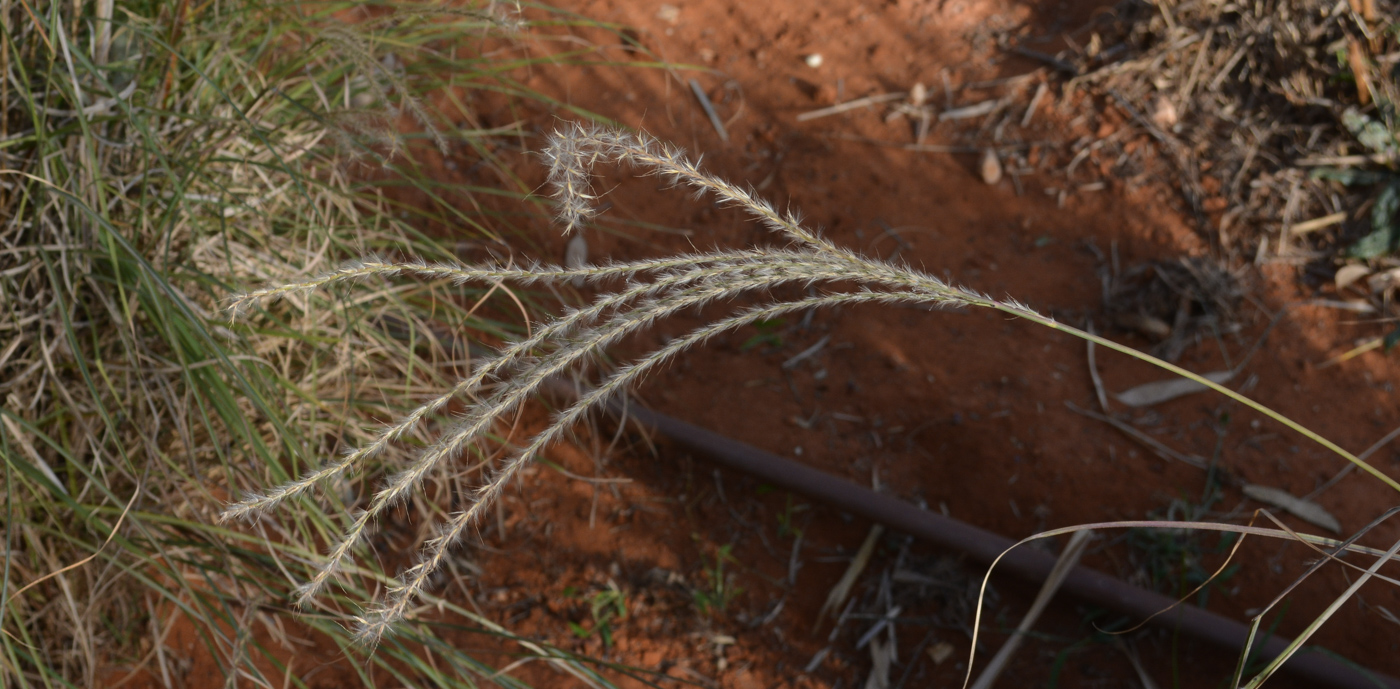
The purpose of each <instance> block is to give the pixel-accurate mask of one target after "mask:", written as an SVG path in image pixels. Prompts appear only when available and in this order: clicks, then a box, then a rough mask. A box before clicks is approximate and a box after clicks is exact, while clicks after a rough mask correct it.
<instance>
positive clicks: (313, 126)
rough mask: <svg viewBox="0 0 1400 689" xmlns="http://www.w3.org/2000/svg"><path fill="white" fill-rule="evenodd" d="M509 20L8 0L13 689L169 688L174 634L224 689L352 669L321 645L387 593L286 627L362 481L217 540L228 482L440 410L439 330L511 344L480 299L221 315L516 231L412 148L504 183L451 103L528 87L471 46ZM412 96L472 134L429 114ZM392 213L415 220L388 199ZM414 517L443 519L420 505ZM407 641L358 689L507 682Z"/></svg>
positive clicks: (382, 454) (2, 70) (0, 330)
mask: <svg viewBox="0 0 1400 689" xmlns="http://www.w3.org/2000/svg"><path fill="white" fill-rule="evenodd" d="M516 9H517V8H516V7H515V6H514V5H507V4H496V3H485V4H482V5H480V6H479V7H476V8H474V9H473V8H461V9H456V8H444V7H442V6H439V5H427V4H425V5H418V4H413V3H407V4H406V3H394V4H384V5H375V4H369V5H364V4H361V5H356V6H353V7H351V6H344V5H339V4H328V3H327V4H323V3H296V4H291V5H277V4H266V3H261V2H259V1H258V0H232V1H229V2H219V3H213V4H211V5H203V6H200V7H198V8H195V7H192V6H191V5H190V4H189V3H187V2H183V1H180V0H175V1H167V0H153V1H152V2H147V3H138V4H134V5H121V6H116V5H114V3H111V2H105V1H104V0H99V1H98V2H94V3H59V2H51V1H48V0H39V1H38V2H32V1H29V0H20V1H15V0H0V113H2V114H0V462H2V463H3V472H2V473H0V481H3V483H0V489H3V492H4V496H5V503H4V505H3V507H0V531H3V539H4V543H3V549H0V554H3V565H0V684H4V685H6V686H17V687H29V686H55V685H70V684H83V685H86V686H96V685H99V684H102V683H104V682H107V681H111V680H112V679H113V677H114V676H115V677H117V678H120V677H123V676H126V677H131V676H143V675H144V676H150V677H160V678H164V681H170V679H171V677H173V675H172V673H174V672H176V671H177V670H176V668H175V667H174V665H173V663H174V659H173V658H172V655H173V654H174V653H175V652H174V651H173V650H171V649H165V648H163V647H162V643H163V642H164V639H166V638H167V637H166V634H167V633H168V632H169V630H170V628H171V625H173V624H180V625H185V624H189V625H192V626H193V628H194V630H195V633H196V634H197V636H198V638H200V639H201V640H202V643H203V644H204V645H205V651H207V653H208V654H209V655H210V656H211V657H213V658H214V659H215V660H216V661H217V662H218V664H219V667H220V668H221V669H222V670H223V672H224V673H225V674H226V676H227V677H228V678H229V681H230V682H234V681H237V679H239V678H243V679H245V680H252V681H255V682H257V683H259V684H263V685H272V684H281V683H282V682H283V679H284V678H283V677H281V676H279V675H280V674H281V672H282V670H283V669H280V668H279V663H280V662H281V661H282V660H284V659H286V658H287V657H289V656H290V655H292V654H294V653H295V652H296V647H295V646H293V645H291V642H290V641H288V635H292V634H294V635H305V636H309V637H310V638H312V639H313V640H315V641H316V643H318V644H321V645H324V646H327V647H330V648H343V649H346V652H347V653H349V654H350V655H351V656H352V658H353V657H354V656H355V653H356V651H355V650H354V647H353V644H352V643H350V640H349V637H348V634H347V631H346V630H345V629H344V628H343V627H342V626H341V624H340V623H339V621H338V620H340V619H343V618H345V617H347V616H349V615H351V614H353V613H354V612H355V611H356V610H355V601H356V600H360V599H365V598H368V597H370V596H372V595H373V592H374V591H375V590H376V589H377V588H379V587H381V586H383V585H384V584H386V583H388V582H390V581H392V577H390V576H389V575H388V574H386V573H385V572H384V571H383V570H382V569H381V565H380V564H378V563H376V562H374V561H372V560H368V559H365V560H362V561H361V562H360V563H359V564H357V565H356V566H354V567H352V568H347V569H348V571H350V572H351V573H353V577H351V578H348V579H345V580H343V583H344V584H345V587H346V589H345V590H346V592H347V594H348V597H347V598H323V599H321V600H319V601H317V606H316V607H317V611H316V612H317V614H312V615H299V616H295V617H294V616H293V615H292V611H291V610H290V609H289V608H288V606H287V601H288V600H289V599H290V597H291V595H292V588H293V586H294V584H293V582H294V581H295V580H299V579H302V578H304V577H305V576H307V575H308V574H309V573H311V572H314V571H315V563H316V562H317V561H318V560H319V556H318V555H317V551H318V550H319V549H320V548H321V547H322V545H323V544H324V543H326V542H327V541H328V540H331V539H332V538H333V537H334V534H336V533H337V532H338V531H340V529H341V528H342V527H341V522H342V520H343V519H345V518H347V515H348V512H349V511H350V509H351V507H352V506H353V505H354V504H355V502H356V501H357V500H358V495H359V487H358V486H359V479H353V478H347V477H342V478H340V479H339V480H338V481H337V483H335V484H334V485H333V486H332V487H331V488H332V489H331V490H330V491H329V493H330V495H329V499H328V500H327V501H326V502H325V503H324V506H322V505H320V504H317V503H314V502H311V501H300V502H296V503H291V502H284V503H283V507H284V508H285V509H284V510H283V511H282V512H281V513H279V515H277V516H276V517H273V518H269V519H265V520H263V521H261V522H260V523H258V524H257V525H255V526H253V527H251V528H247V529H242V528H238V529H230V528H227V527H223V526H219V525H218V524H216V523H215V519H214V517H215V516H216V515H217V513H218V511H219V509H220V507H221V505H222V504H223V503H225V502H226V501H227V498H228V496H229V495H230V494H231V493H234V492H237V491H238V490H240V487H241V486H245V485H265V484H268V483H274V484H275V483H280V482H283V481H286V480H288V477H289V476H294V475H301V474H303V473H305V472H308V471H312V472H314V471H315V467H317V466H319V458H320V457H323V456H327V455H334V454H335V453H337V452H338V451H340V449H341V447H342V446H344V445H346V444H349V445H366V444H367V443H371V442H372V441H373V440H374V439H375V436H374V435H373V434H367V433H366V431H365V430H364V429H365V428H366V426H367V425H370V424H372V423H373V422H375V421H376V420H379V419H384V418H392V417H394V416H396V415H399V414H402V413H403V412H404V411H405V408H404V406H403V405H405V404H408V405H409V407H408V408H412V407H414V406H417V405H418V403H419V402H421V401H422V400H427V399H431V398H434V397H436V396H437V394H436V392H435V391H436V390H440V389H441V388H442V387H444V386H446V385H448V384H449V381H448V379H447V378H446V377H445V376H444V373H443V372H444V371H446V370H450V368H451V367H453V366H461V365H466V363H467V362H464V361H462V360H460V357H461V356H462V352H464V351H466V349H465V347H461V346H459V345H460V344H461V343H459V342H454V341H452V340H449V339H445V338H442V337H439V336H438V335H437V334H436V333H439V332H440V331H441V328H440V327H438V326H439V324H441V323H444V322H445V323H448V324H450V325H451V326H453V327H454V328H458V329H459V331H460V332H462V333H463V334H464V336H465V335H467V334H470V335H472V336H479V337H486V338H499V337H502V336H504V335H505V334H506V332H505V329H504V328H503V327H502V326H500V325H498V324H496V323H493V322H492V321H490V320H487V319H485V318H482V317H481V316H480V315H474V313H473V311H472V309H473V306H474V304H475V303H476V302H478V301H479V300H481V299H483V298H485V296H486V295H487V294H488V293H489V292H490V290H489V289H488V288H477V287H463V288H458V287H454V286H453V285H452V284H451V283H450V282H446V281H440V280H439V281H426V282H422V283H418V284H412V285H402V286H394V287H382V288H377V289H375V290H374V291H372V292H369V293H361V294H354V295H346V296H337V295H332V294H329V293H326V292H309V293H303V294H293V295H288V297H287V299H288V301H289V303H292V304H294V305H295V307H296V308H295V309H293V310H289V311H286V312H280V313H267V312H261V313H260V318H259V320H258V322H257V323H256V325H255V326H253V327H246V326H243V325H235V326H233V327H228V326H225V325H224V322H223V319H222V317H221V316H220V315H219V313H220V309H221V307H222V305H223V299H224V297H225V295H227V294H228V293H229V292H230V291H238V290H242V289H246V286H247V285H255V284H261V283H265V282H267V281H269V280H272V279H274V278H275V279H286V278H288V277H289V276H291V277H294V276H299V275H314V274H317V273H320V272H322V271H324V270H326V269H327V268H329V267H330V266H334V265H336V263H338V262H339V261H341V260H343V259H344V258H345V257H347V256H360V255H364V254H366V253H369V252H375V251H407V252H411V253H413V254H415V255H418V256H423V257H426V258H429V259H434V260H439V259H447V258H449V257H450V256H452V252H451V251H450V250H449V249H447V248H444V247H442V246H441V245H439V244H438V243H437V242H436V241H434V240H433V239H432V238H430V237H428V236H425V235H424V234H423V233H422V232H421V231H420V229H419V228H420V227H421V226H423V225H430V224H433V223H437V224H443V225H445V224H451V225H454V226H458V227H462V228H463V229H462V232H464V233H473V234H474V235H475V236H479V237H482V238H488V239H494V238H499V237H500V236H501V235H503V234H506V233H509V232H511V228H510V226H509V225H507V224H505V223H503V222H501V220H500V219H499V217H494V216H492V215H490V214H489V213H486V212H481V213H470V214H468V213H465V212H463V211H461V210H459V207H468V206H469V204H467V203H463V201H464V200H467V199H469V198H470V197H471V195H473V194H476V193H477V192H479V191H490V192H491V193H493V194H497V195H504V196H507V197H511V196H513V197H514V198H517V199H523V198H524V197H525V195H526V194H527V192H528V189H525V188H523V187H522V186H520V185H519V184H518V183H516V184H514V186H508V188H506V189H504V190H500V189H491V190H479V189H475V188H471V187H458V188H447V187H446V186H445V185H443V184H442V183H440V182H438V181H436V180H434V179H432V178H431V177H430V176H429V175H428V174H427V173H426V172H425V169H424V167H423V164H422V160H421V159H420V158H421V157H422V155H423V153H424V152H425V151H427V150H428V147H426V146H424V145H422V144H421V143H419V142H420V140H422V141H426V142H428V143H429V144H430V145H431V146H432V147H434V148H442V147H450V148H451V149H452V150H453V151H454V154H455V155H457V156H461V157H473V158H478V159H480V160H482V161H483V162H484V163H485V165H486V167H487V169H491V168H490V166H491V165H492V164H493V161H494V160H495V159H494V156H493V154H492V152H491V150H490V146H489V145H488V144H490V143H491V141H492V140H491V137H492V136H493V134H492V132H491V131H489V130H487V129H485V128H480V127H476V126H475V125H473V124H471V123H472V122H476V121H477V119H476V117H475V114H474V112H473V108H472V106H471V103H470V99H471V98H473V97H475V96H474V95H473V94H479V93H484V92H496V93H506V94H508V96H509V97H512V98H515V97H525V98H528V97H530V93H529V92H528V91H527V90H525V89H522V88H520V85H519V84H518V83H516V82H514V81H513V80H512V79H511V77H510V72H509V71H508V70H503V69H500V68H499V67H498V65H497V64H496V63H495V62H493V60H499V59H500V58H491V57H484V56H482V55H481V54H479V53H476V52H473V51H472V50H471V46H473V45H476V44H478V43H481V42H484V41H489V42H492V43H491V45H492V46H493V47H496V48H499V47H500V46H501V45H509V42H511V41H515V40H518V39H519V38H520V34H519V33H517V32H529V31H531V30H532V29H531V26H532V25H531V24H530V23H529V22H525V21H524V20H522V19H521V18H520V17H519V16H518V15H517V14H516ZM447 48H450V49H447ZM532 61H533V58H528V57H527V58H524V59H522V60H519V61H517V62H515V63H513V64H517V65H530V64H532ZM430 96H435V97H441V98H442V99H443V100H445V101H446V102H448V103H455V104H456V105H458V106H460V107H459V110H460V112H459V113H457V114H456V115H454V120H456V121H459V122H466V123H467V124H461V125H454V124H452V123H451V122H448V121H446V120H445V119H444V118H443V117H441V116H439V115H436V114H434V113H433V111H432V110H430V109H429V108H428V107H427V106H426V105H425V103H427V102H428V99H429V97H430ZM405 121H409V122H413V123H414V124H413V125H411V126H409V127H407V128H403V127H402V123H403V122H405ZM517 133H518V132H517ZM499 172H500V174H499V177H500V179H501V180H502V181H503V183H505V184H506V185H511V180H512V178H511V177H510V175H509V174H508V173H507V172H506V171H505V170H503V169H502V170H500V171H499ZM403 190H409V191H412V192H413V193H415V194H417V195H418V196H419V197H420V198H423V199H427V200H428V203H426V204H415V205H414V206H412V207H409V206H406V205H404V204H402V203H400V202H399V201H397V200H396V199H399V198H402V195H403ZM521 296H524V297H526V298H527V299H528V295H521ZM443 416H444V415H443V414H442V413H441V410H440V409H438V408H432V409H429V410H426V411H421V413H420V416H419V417H418V418H417V421H419V422H421V423H422V425H421V426H416V427H415V428H413V429H411V430H410V431H407V432H405V433H402V434H399V435H396V436H395V438H396V439H397V440H399V441H401V442H402V443H407V444H412V443H418V444H427V443H429V442H431V429H432V426H433V425H434V424H438V423H441V422H443V420H444V419H443ZM375 454H376V460H377V461H379V462H384V463H388V464H396V463H400V462H402V461H404V459H405V458H406V457H408V456H409V454H410V453H409V452H408V451H407V450H406V449H405V448H404V447H403V446H402V445H399V444H392V445H388V446H385V447H382V448H379V450H377V451H376V453H375ZM423 478H424V479H425V480H430V481H440V480H444V478H443V477H442V476H438V475H435V476H424V477H423ZM446 493H447V491H443V492H442V494H444V495H445V494H446ZM412 509H413V510H414V511H415V512H416V513H418V514H419V515H422V516H426V517H432V516H433V515H441V514H442V513H443V512H444V511H445V507H444V505H443V504H442V503H440V502H439V501H436V500H430V499H427V498H425V497H423V496H415V497H414V499H413V501H412ZM308 567H311V569H309V570H308V569H307V568H308ZM443 606H444V607H443V608H442V609H443V610H447V611H450V612H451V613H452V614H455V615H459V616H461V617H463V618H466V619H472V620H474V621H475V624H477V625H478V626H480V627H483V628H485V629H489V630H493V631H492V633H499V634H502V635H503V636H505V637H506V638H507V639H509V638H512V637H510V636H509V634H507V633H505V632H504V631H503V630H500V629H499V627H496V626H494V625H492V624H491V623H490V622H489V621H486V620H482V619H480V618H477V617H476V616H475V615H473V614H472V613H470V612H469V611H466V610H462V609H460V608H458V607H456V606H453V605H451V604H448V603H446V602H444V603H443ZM404 632H405V641H406V642H408V643H404V644H395V645H393V646H392V647H387V648H386V649H385V651H384V652H382V653H379V654H376V655H375V656H373V657H372V658H368V659H364V658H362V659H364V660H366V662H364V663H361V664H359V665H360V666H359V667H354V665H355V663H354V662H353V660H352V661H351V662H350V663H348V664H347V668H348V669H347V670H346V671H347V672H356V673H357V674H358V675H359V677H360V679H361V680H362V681H363V682H364V683H366V684H370V683H373V677H374V674H375V673H376V672H380V673H382V672H388V673H391V674H396V675H397V676H401V677H402V676H403V675H402V674H401V673H402V671H403V670H404V668H411V669H412V673H414V674H416V676H418V677H421V678H424V679H423V680H421V681H424V682H427V683H430V684H432V685H434V686H465V685H472V684H473V683H474V682H475V681H476V679H477V678H479V677H484V676H492V675H493V673H494V670H492V669H491V668H488V667H485V666H484V665H482V664H481V663H480V662H478V661H476V660H475V659H473V658H471V657H470V656H469V655H467V654H466V653H464V652H463V651H461V650H459V649H456V648H454V647H452V645H451V644H448V643H447V642H445V641H444V640H443V639H442V637H441V636H440V634H439V628H438V627H437V626H435V624H434V623H432V622H430V621H422V622H419V623H417V624H415V625H412V626H410V627H408V628H405V629H404ZM142 639H145V640H147V641H150V642H154V644H148V645H146V646H142V645H140V644H139V642H140V641H141V640H142ZM519 641H520V643H522V644H524V649H525V650H524V652H525V653H527V654H529V655H532V656H540V657H545V658H547V659H549V661H550V662H553V663H556V664H559V665H560V666H561V667H562V668H563V669H565V670H566V671H568V672H571V673H573V674H575V675H576V676H580V677H582V678H584V679H585V681H587V682H589V683H591V684H593V685H595V686H597V685H606V684H607V682H606V680H603V679H601V678H600V677H599V676H598V675H597V673H595V672H593V671H592V670H590V669H587V668H586V667H585V666H583V665H581V664H580V663H578V662H575V661H573V660H572V659H570V658H567V657H565V656H563V655H560V654H558V653H557V652H555V651H553V650H551V649H548V648H544V647H541V646H539V645H536V644H532V643H529V642H527V641H524V640H519ZM424 649H428V650H427V651H425V650H424ZM425 652H430V653H432V654H435V657H436V658H437V659H438V660H437V664H436V665H434V664H432V663H425V661H424V660H423V654H424V653H425ZM444 661H445V662H444ZM269 673H275V674H269ZM403 681H406V682H409V683H410V684H412V682H413V681H419V680H403Z"/></svg>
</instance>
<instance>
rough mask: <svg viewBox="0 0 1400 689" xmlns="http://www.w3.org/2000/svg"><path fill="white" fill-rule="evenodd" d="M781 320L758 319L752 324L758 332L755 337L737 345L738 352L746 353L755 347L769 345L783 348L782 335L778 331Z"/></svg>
mask: <svg viewBox="0 0 1400 689" xmlns="http://www.w3.org/2000/svg"><path fill="white" fill-rule="evenodd" d="M783 322H784V321H783V319H781V318H772V319H760V320H756V321H754V322H753V327H754V329H755V330H757V331H758V334H757V335H754V336H753V337H750V338H749V339H747V340H744V344H741V345H739V351H741V352H747V351H749V350H750V349H754V348H755V347H760V346H763V345H770V346H773V347H781V346H783V335H782V333H780V332H778V329H779V328H781V327H783Z"/></svg>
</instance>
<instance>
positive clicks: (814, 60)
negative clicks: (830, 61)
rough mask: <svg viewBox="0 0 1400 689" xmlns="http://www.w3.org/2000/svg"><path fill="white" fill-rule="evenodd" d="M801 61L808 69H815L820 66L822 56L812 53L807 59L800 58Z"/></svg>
mask: <svg viewBox="0 0 1400 689" xmlns="http://www.w3.org/2000/svg"><path fill="white" fill-rule="evenodd" d="M802 61H803V62H806V63H807V66H808V67H811V68H812V69H816V68H818V67H821V66H822V54H821V53H812V54H811V55H808V56H807V57H804V58H802Z"/></svg>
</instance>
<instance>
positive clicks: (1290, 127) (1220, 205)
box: [1003, 0, 1400, 262]
mask: <svg viewBox="0 0 1400 689" xmlns="http://www.w3.org/2000/svg"><path fill="white" fill-rule="evenodd" d="M1362 5H1364V6H1362ZM1358 6H1359V7H1358ZM1367 8H1370V9H1369V10H1368V9H1367ZM1394 16H1395V12H1394V8H1393V7H1389V6H1387V5H1386V4H1376V3H1360V2H1355V3H1347V2H1334V1H1332V0H1260V1H1259V2H1252V3H1233V2H1213V1H1211V0H1186V1H1184V2H1180V3H1175V4H1161V3H1158V4H1152V3H1147V2H1142V1H1141V0H1124V1H1123V2H1120V3H1119V4H1118V5H1117V6H1116V7H1115V8H1114V10H1113V12H1111V13H1102V14H1100V15H1098V16H1096V18H1095V20H1094V21H1093V22H1092V23H1091V24H1090V25H1089V26H1086V27H1084V28H1083V29H1081V30H1080V31H1079V32H1077V33H1075V35H1074V39H1073V40H1072V41H1070V48H1069V49H1066V50H1063V51H1061V52H1059V53H1057V54H1054V55H1051V54H1048V53H1045V52H1041V51H1037V50H1033V49H1032V48H1033V47H1034V46H1035V45H1036V44H1037V43H1036V40H1037V39H1033V38H1026V39H1024V40H1018V41H1016V42H1014V43H1013V42H1012V41H1009V40H1008V41H1006V42H1004V46H1003V47H1004V49H1005V50H1006V51H1007V52H1010V53H1015V54H1019V55H1022V56H1025V57H1030V58H1032V59H1036V60H1039V61H1041V62H1044V63H1046V64H1048V65H1050V66H1051V67H1053V68H1054V70H1055V72H1056V73H1057V74H1059V75H1060V78H1061V79H1063V81H1062V82H1061V83H1062V86H1063V88H1064V89H1065V91H1066V95H1067V96H1068V95H1070V94H1072V93H1074V92H1079V91H1083V92H1087V93H1090V94H1094V95H1096V96H1098V97H1100V98H1102V101H1103V103H1104V104H1105V105H1106V106H1107V107H1109V108H1111V109H1118V110H1121V111H1122V114H1124V115H1126V116H1127V117H1128V118H1129V119H1130V120H1132V122H1133V123H1134V124H1135V125H1136V127H1137V128H1138V129H1139V130H1140V133H1145V134H1146V135H1148V136H1150V137H1151V138H1152V139H1154V140H1155V141H1156V142H1157V143H1158V144H1159V146H1160V148H1161V150H1162V152H1163V153H1165V154H1166V156H1165V157H1166V158H1168V159H1169V160H1170V161H1172V162H1173V163H1175V164H1176V166H1177V168H1178V170H1177V172H1178V180H1177V183H1178V184H1179V185H1180V187H1181V188H1182V191H1183V196H1184V197H1185V198H1186V200H1187V201H1188V202H1189V203H1190V205H1191V206H1192V210H1194V211H1196V213H1197V219H1198V221H1200V222H1201V224H1202V227H1201V230H1202V231H1204V232H1206V233H1208V234H1212V235H1214V236H1215V237H1216V238H1217V239H1218V240H1219V243H1220V245H1221V247H1222V248H1224V249H1226V250H1227V252H1229V253H1230V254H1234V255H1240V256H1245V257H1259V258H1266V259H1278V258H1280V257H1281V258H1283V259H1284V260H1291V261H1295V262H1303V261H1306V260H1308V259H1309V258H1316V257H1317V256H1319V255H1331V254H1332V253H1334V252H1336V251H1339V250H1344V249H1347V248H1349V247H1351V246H1353V245H1354V244H1355V243H1356V242H1357V240H1358V239H1360V238H1361V237H1363V236H1367V235H1369V234H1373V233H1374V232H1376V231H1378V229H1380V228H1379V227H1378V226H1377V225H1378V224H1377V223H1375V222H1370V221H1372V220H1373V218H1369V217H1365V216H1364V214H1361V215H1358V214H1357V213H1356V211H1357V210H1358V209H1360V208H1361V207H1362V205H1363V204H1364V203H1366V202H1367V201H1368V200H1369V199H1370V198H1371V197H1372V196H1373V195H1374V194H1376V193H1379V192H1381V191H1384V190H1385V189H1387V188H1390V185H1389V184H1388V182H1389V176H1388V175H1385V173H1387V172H1388V171H1389V169H1390V168H1392V167H1393V166H1394V164H1395V162H1396V154H1395V149H1396V145H1395V137H1394V132H1395V125H1396V122H1395V120H1396V117H1395V107H1394V103H1395V102H1396V98H1395V95H1396V90H1397V89H1396V87H1395V79H1394V78H1393V76H1392V75H1391V73H1390V72H1391V71H1392V70H1391V68H1392V67H1393V65H1394V63H1395V57H1396V56H1397V54H1400V53H1397V50H1400V45H1397V41H1396V38H1395V36H1394V35H1393V33H1392V32H1390V31H1388V30H1386V27H1387V26H1389V25H1391V24H1393V23H1394V21H1393V18H1394ZM1324 166H1331V167H1334V168H1337V169H1340V170H1349V169H1359V170H1364V171H1366V174H1363V175H1360V176H1357V177H1356V178H1355V179H1353V180H1349V182H1350V183H1351V184H1352V186H1350V187H1346V186H1343V184H1344V182H1340V181H1335V180H1332V179H1326V177H1327V174H1326V173H1321V174H1319V173H1317V172H1316V171H1317V170H1318V169H1319V168H1321V167H1324ZM1377 174H1380V175H1384V176H1386V179H1385V180H1384V183H1381V184H1380V185H1379V187H1378V188H1371V187H1372V186H1373V185H1375V184H1376V183H1377V179H1376V177H1377ZM1397 197H1400V191H1398V192H1397ZM1343 211H1347V212H1348V216H1346V217H1348V218H1350V219H1349V220H1347V221H1345V222H1337V221H1331V222H1328V223H1324V224H1322V225H1316V224H1313V223H1315V221H1317V220H1318V219H1320V218H1326V217H1329V216H1335V215H1336V214H1338V213H1341V212H1343ZM1391 215H1393V212H1392V213H1391ZM1388 220H1389V218H1387V221H1388ZM1294 227H1305V228H1307V230H1306V231H1303V232H1299V233H1296V234H1295V233H1293V232H1291V231H1290V230H1291V228H1294ZM1324 230H1325V231H1324ZM1397 235H1398V236H1400V233H1397ZM1381 244H1386V246H1385V247H1384V248H1385V250H1392V249H1394V248H1396V246H1395V244H1400V241H1397V242H1395V243H1394V244H1391V243H1388V242H1382V241H1381V240H1380V239H1376V240H1373V241H1372V242H1371V244H1370V245H1367V246H1364V247H1362V249H1364V250H1365V251H1367V252H1370V251H1371V246H1372V245H1377V246H1378V245H1381ZM1353 253H1354V252H1353Z"/></svg>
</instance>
